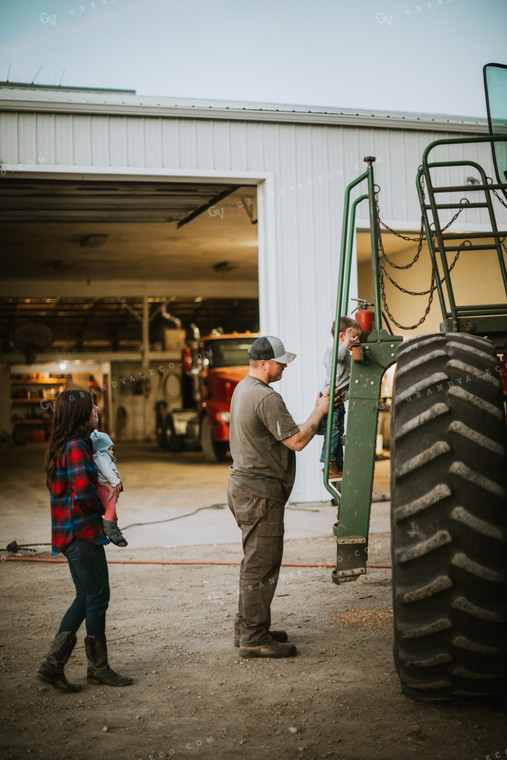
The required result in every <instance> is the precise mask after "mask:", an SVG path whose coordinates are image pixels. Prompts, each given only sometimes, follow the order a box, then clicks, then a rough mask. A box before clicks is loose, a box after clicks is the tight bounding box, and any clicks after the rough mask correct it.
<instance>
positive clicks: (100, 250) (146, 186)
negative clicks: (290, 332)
mask: <svg viewBox="0 0 507 760" xmlns="http://www.w3.org/2000/svg"><path fill="white" fill-rule="evenodd" d="M0 236H1V240H2V285H1V286H0V287H1V290H0V296H1V297H0V330H1V332H2V337H3V343H4V350H5V346H6V341H8V338H7V336H8V335H9V334H10V335H12V332H13V329H14V328H15V327H16V326H17V325H20V324H22V323H23V322H27V321H31V322H33V321H42V322H44V323H45V324H48V325H49V326H50V327H51V329H52V330H53V333H54V335H55V338H57V336H58V335H60V336H62V337H63V335H64V334H68V333H69V331H70V332H72V333H73V334H74V335H75V336H76V342H77V344H79V342H80V341H81V340H82V338H83V335H85V334H88V335H89V334H91V333H93V334H97V333H98V332H99V331H100V330H102V331H104V329H105V328H106V325H107V331H108V334H110V335H111V336H113V337H112V339H111V340H112V342H113V343H114V336H115V335H116V336H117V335H118V334H119V333H121V334H122V335H123V336H131V337H132V339H134V338H135V337H136V336H138V335H139V329H140V327H139V315H140V313H141V312H142V297H141V296H142V295H149V302H150V314H151V316H152V318H155V323H154V324H156V320H157V317H156V314H157V312H160V310H161V309H160V307H161V306H162V305H163V304H164V303H165V304H166V307H165V311H166V312H170V313H171V314H173V315H174V316H175V317H176V318H178V319H180V320H181V322H182V323H183V324H184V325H185V326H188V324H189V323H190V322H194V323H196V324H197V325H198V326H199V327H201V329H204V331H207V329H211V327H217V326H222V327H224V328H225V329H233V327H234V329H255V328H256V327H257V324H258V302H257V298H258V296H257V288H258V284H257V283H258V268H257V258H258V245H257V207H256V188H255V187H252V186H238V185H226V184H223V183H214V184H210V183H204V182H176V183H175V182H170V183H169V182H160V181H156V182H130V181H76V180H72V181H67V180H39V179H36V180H28V179H10V178H3V179H2V182H1V183H0ZM152 286H153V287H154V288H155V291H154V292H152V293H151V294H150V293H147V289H149V288H150V287H152ZM136 290H138V291H139V295H137V293H136ZM236 324H237V326H236ZM169 326H171V325H170V324H169ZM172 326H174V325H172Z"/></svg>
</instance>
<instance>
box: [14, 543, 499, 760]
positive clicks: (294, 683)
mask: <svg viewBox="0 0 507 760" xmlns="http://www.w3.org/2000/svg"><path fill="white" fill-rule="evenodd" d="M107 551H108V555H109V557H110V558H114V559H117V558H118V557H120V556H121V559H129V560H134V561H136V560H137V561H140V560H141V561H146V560H151V561H160V560H163V561H191V560H194V561H195V560H198V561H200V562H202V561H224V562H233V561H237V560H238V559H239V554H240V550H239V547H238V545H237V544H231V545H227V544H225V545H220V546H218V547H213V546H202V545H201V546H185V547H179V548H173V549H147V550H138V549H136V550H129V549H125V550H118V549H115V548H112V547H111V548H109V549H108V550H107ZM120 551H121V555H120ZM334 555H335V545H334V541H333V540H332V539H329V538H325V539H323V538H311V539H299V540H292V541H287V542H286V551H285V557H284V562H294V563H315V562H320V563H332V562H333V560H334ZM39 556H44V555H39ZM370 561H371V562H372V563H379V564H383V563H387V562H388V561H389V536H388V534H378V535H376V536H375V537H374V541H373V544H372V546H371V550H370ZM110 571H111V585H112V603H111V607H110V610H109V613H108V634H109V650H110V662H111V664H112V665H113V667H114V668H116V669H117V670H118V671H119V672H120V673H125V674H129V675H131V676H132V677H133V678H134V684H133V685H132V686H130V687H126V688H122V689H112V688H108V687H103V686H92V685H86V682H85V668H86V665H85V654H84V647H83V643H82V640H83V637H84V633H83V632H81V635H80V636H79V643H78V646H77V647H76V649H75V651H74V654H73V656H72V658H71V661H70V662H69V665H68V667H67V669H66V672H67V675H68V678H69V680H71V681H74V682H76V683H79V684H81V685H82V686H83V689H82V691H81V692H79V693H77V694H69V695H65V694H60V693H58V692H56V691H55V690H53V689H52V687H50V686H46V685H44V684H42V683H41V682H39V681H38V680H36V678H35V677H34V673H35V670H36V668H37V665H38V663H39V660H40V658H41V656H42V655H43V654H44V652H45V650H46V648H47V646H48V644H49V643H50V639H51V636H52V634H53V631H54V627H55V621H56V620H57V619H58V618H59V616H60V615H61V614H62V612H63V610H64V607H65V604H66V602H67V600H68V599H69V597H70V595H71V592H72V588H71V583H70V578H69V574H68V570H67V567H66V566H65V564H44V563H30V562H19V561H5V562H2V563H1V564H0V573H1V585H2V597H3V600H4V601H3V605H4V607H3V615H2V617H1V622H0V629H1V639H0V641H1V646H0V657H1V660H0V662H1V668H2V676H3V677H2V705H3V709H2V713H3V715H2V717H3V726H2V736H1V745H0V746H1V757H2V758H3V760H7V759H8V758H26V757H27V755H29V756H31V757H36V758H44V760H46V759H47V760H49V759H50V758H51V760H64V759H65V760H95V758H103V757H114V758H124V759H125V760H151V758H164V757H165V758H169V757H176V758H183V757H199V758H203V760H204V759H207V758H217V759H218V760H222V759H223V760H229V759H231V760H236V758H245V759H248V760H264V759H265V760H268V759H269V760H271V758H278V759H279V760H295V758H299V757H301V758H306V759H307V760H317V759H318V760H320V758H340V759H342V760H396V759H397V758H428V759H431V760H437V758H442V760H458V758H459V760H488V758H489V760H492V759H493V758H495V757H507V721H506V715H505V713H506V710H507V705H506V704H505V703H494V704H490V705H481V706H474V707H449V706H445V705H444V706H442V705H429V704H419V703H416V702H413V701H411V700H409V699H407V698H406V697H404V696H402V695H401V693H400V689H399V683H398V680H397V676H396V673H395V670H394V666H393V661H392V656H391V649H392V613H391V583H390V571H389V570H388V569H370V570H369V571H368V573H367V575H366V576H364V577H362V578H360V579H359V580H357V581H355V582H354V583H350V584H345V585H343V586H340V587H336V586H335V585H334V584H333V583H332V582H331V579H330V572H331V571H330V569H329V568H324V567H284V568H282V573H281V577H280V582H279V585H278V590H277V595H276V597H275V600H274V605H273V613H274V621H273V625H274V627H278V628H280V627H281V628H284V629H286V630H287V631H288V632H289V635H290V639H291V641H293V642H294V643H295V644H296V645H297V647H298V650H299V655H298V656H297V657H295V658H293V659H290V660H281V661H276V660H271V661H270V660H253V661H251V660H242V659H241V658H240V657H238V655H237V649H235V648H234V646H233V640H232V634H233V627H232V623H233V618H234V613H235V607H236V594H237V578H238V568H237V567H236V566H221V565H177V564H176V565H172V564H111V565H110Z"/></svg>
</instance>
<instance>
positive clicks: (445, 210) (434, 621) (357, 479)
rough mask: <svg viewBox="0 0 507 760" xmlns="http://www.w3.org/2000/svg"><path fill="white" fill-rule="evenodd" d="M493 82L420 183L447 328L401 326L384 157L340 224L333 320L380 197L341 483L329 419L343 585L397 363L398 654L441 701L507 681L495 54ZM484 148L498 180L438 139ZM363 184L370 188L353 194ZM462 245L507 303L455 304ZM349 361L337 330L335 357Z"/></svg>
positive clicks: (506, 457)
mask: <svg viewBox="0 0 507 760" xmlns="http://www.w3.org/2000/svg"><path fill="white" fill-rule="evenodd" d="M484 79H485V88H486V100H487V104H488V117H489V126H490V134H489V136H488V137H472V138H463V139H456V140H437V141H436V142H433V143H431V145H429V146H428V147H427V148H426V150H425V151H424V155H423V158H422V164H421V166H420V168H419V171H418V174H417V178H416V184H417V191H418V194H419V200H420V205H421V212H422V219H423V227H424V232H425V239H426V243H427V246H428V250H429V255H430V257H431V265H432V283H431V286H430V289H429V291H428V293H429V296H430V299H429V306H431V300H432V298H433V296H434V295H436V296H437V297H438V301H439V304H440V308H441V311H442V323H441V328H440V329H441V332H438V333H432V334H427V335H418V336H417V337H415V338H413V339H411V340H406V341H402V338H401V337H400V336H396V335H393V334H392V328H391V324H390V323H391V322H392V318H391V317H390V312H389V307H388V303H387V300H386V295H385V288H384V285H383V273H384V271H385V257H386V255H385V252H384V250H383V246H382V242H381V232H380V220H379V213H378V205H377V197H378V188H377V187H376V185H375V178H374V162H375V159H374V158H373V157H367V158H365V162H366V164H367V168H366V171H365V172H364V173H363V174H361V176H360V177H358V178H357V179H356V180H355V181H353V182H352V183H351V184H350V185H349V186H348V188H347V191H346V198H345V210H344V223H343V230H342V249H341V258H340V271H339V282H338V297H337V305H336V324H339V319H340V317H341V316H342V315H343V314H345V313H346V309H347V304H348V303H349V283H350V271H351V263H352V248H353V239H354V233H355V215H356V209H357V207H358V205H359V204H360V203H363V202H368V204H369V215H370V235H371V261H372V274H373V294H374V298H373V301H374V321H373V324H372V326H371V328H372V329H371V330H370V331H369V332H367V333H365V334H363V337H362V342H361V345H360V346H359V347H357V350H355V351H354V354H353V361H352V366H351V377H350V394H349V410H348V416H347V428H346V433H345V437H344V444H345V446H344V469H343V481H342V483H341V487H338V484H335V483H330V482H328V474H329V459H330V456H329V455H330V443H331V435H330V432H331V416H332V415H331V414H329V415H328V426H329V427H328V435H327V439H326V444H327V452H326V462H325V465H324V484H325V487H326V488H327V490H328V491H329V493H330V494H331V495H332V497H333V498H334V499H335V500H336V502H337V504H338V519H337V522H336V524H335V526H334V533H335V536H336V539H337V563H336V569H335V570H334V571H333V580H334V581H335V583H337V584H340V583H342V582H345V581H351V580H355V579H356V578H358V577H359V576H360V575H362V574H364V573H365V572H366V559H367V552H368V529H369V521H370V505H371V496H372V485H373V471H374V462H375V443H376V430H377V417H378V411H379V405H380V389H381V382H382V377H383V375H384V372H385V371H386V369H387V368H388V367H389V366H391V365H392V364H394V363H396V365H397V366H396V372H395V379H394V387H393V394H392V402H391V412H392V414H391V434H390V440H391V533H392V566H393V571H392V583H393V611H394V659H395V663H396V667H397V670H398V674H399V677H400V681H401V687H402V690H403V692H404V693H405V694H406V695H408V696H410V697H412V698H415V699H421V700H431V701H437V700H438V701H454V702H460V701H465V702H466V701H477V700H482V699H485V698H487V697H494V696H499V695H500V694H502V693H503V692H504V690H505V687H506V685H507V447H506V419H505V407H504V394H503V389H502V382H501V376H500V371H499V362H500V360H503V359H505V355H506V353H507V271H506V263H505V253H506V249H507V246H506V241H507V230H506V229H503V230H502V229H499V227H498V225H497V220H496V214H495V210H496V208H499V207H500V205H499V204H503V206H507V203H506V200H507V66H503V65H500V64H488V65H487V66H485V68H484ZM478 143H489V144H490V146H491V150H492V156H493V162H494V166H495V172H496V180H493V179H491V178H490V177H488V176H487V174H486V172H485V170H484V169H483V168H482V166H481V165H480V164H479V163H477V162H476V161H473V160H461V159H460V160H456V161H440V160H438V153H439V148H440V147H441V146H446V147H448V146H451V145H461V146H464V149H463V151H462V152H463V153H466V150H467V148H468V146H469V145H470V146H471V145H477V144H478ZM456 168H459V169H463V170H464V173H465V174H466V172H472V173H473V175H474V181H473V182H472V183H467V184H462V185H449V184H441V178H442V177H444V178H445V177H448V176H449V175H450V173H451V170H455V169H456ZM462 173H463V172H462ZM360 185H363V186H365V191H364V194H363V195H360V196H359V197H357V198H356V199H355V200H354V201H353V202H352V201H351V197H352V191H353V190H354V188H356V187H358V186H360ZM464 208H467V209H482V213H485V214H486V215H487V218H488V219H489V229H488V230H487V231H481V232H475V233H470V232H451V231H448V228H449V226H450V223H448V219H449V217H450V216H452V217H453V218H452V219H451V222H452V221H454V219H456V217H457V216H458V215H459V213H461V210H463V209H464ZM444 220H445V221H444ZM419 250H420V247H419ZM465 250H466V251H467V255H468V252H469V251H472V252H473V251H476V252H477V255H478V256H479V255H481V254H480V252H481V251H485V250H488V251H492V252H493V255H494V256H495V260H497V261H498V278H499V281H500V280H501V282H503V290H504V293H505V299H504V300H503V302H502V303H488V304H481V305H475V304H474V305H471V304H464V305H460V304H459V303H457V298H456V295H455V288H454V287H453V269H454V266H455V265H456V262H457V261H458V258H459V256H460V254H461V253H462V252H463V251H465ZM489 255H491V254H489ZM429 306H428V309H427V311H426V313H428V311H429ZM337 356H338V331H336V335H335V343H334V347H333V367H335V368H336V363H337ZM334 375H335V372H333V371H332V372H331V392H330V396H331V398H332V397H333V395H334Z"/></svg>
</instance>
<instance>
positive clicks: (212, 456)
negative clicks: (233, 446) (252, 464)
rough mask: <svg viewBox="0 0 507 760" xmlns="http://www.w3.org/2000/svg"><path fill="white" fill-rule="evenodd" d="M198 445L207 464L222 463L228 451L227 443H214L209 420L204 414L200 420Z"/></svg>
mask: <svg viewBox="0 0 507 760" xmlns="http://www.w3.org/2000/svg"><path fill="white" fill-rule="evenodd" d="M200 443H201V447H202V451H203V454H204V458H205V460H206V461H207V462H224V461H225V460H226V458H227V452H228V451H229V443H228V441H215V439H214V438H213V428H212V426H211V420H210V418H209V417H208V415H207V414H205V415H204V416H203V418H202V420H201V434H200Z"/></svg>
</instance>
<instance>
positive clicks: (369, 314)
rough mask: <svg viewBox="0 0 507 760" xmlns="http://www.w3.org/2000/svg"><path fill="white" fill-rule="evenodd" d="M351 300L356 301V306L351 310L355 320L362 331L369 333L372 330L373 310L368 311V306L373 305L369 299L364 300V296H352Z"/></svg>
mask: <svg viewBox="0 0 507 760" xmlns="http://www.w3.org/2000/svg"><path fill="white" fill-rule="evenodd" d="M351 300H352V301H357V306H356V308H355V309H354V310H353V312H352V313H353V314H354V312H355V314H356V322H357V323H358V324H359V326H360V328H361V332H362V333H369V332H371V331H372V330H373V318H374V316H375V315H374V313H373V311H368V306H373V304H372V303H370V302H369V301H365V300H364V298H352V299H351Z"/></svg>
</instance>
